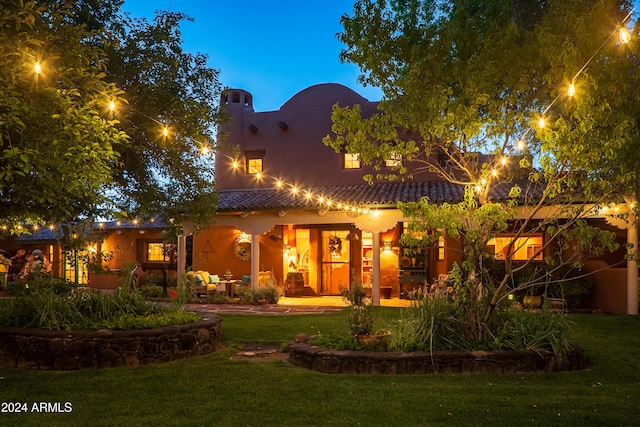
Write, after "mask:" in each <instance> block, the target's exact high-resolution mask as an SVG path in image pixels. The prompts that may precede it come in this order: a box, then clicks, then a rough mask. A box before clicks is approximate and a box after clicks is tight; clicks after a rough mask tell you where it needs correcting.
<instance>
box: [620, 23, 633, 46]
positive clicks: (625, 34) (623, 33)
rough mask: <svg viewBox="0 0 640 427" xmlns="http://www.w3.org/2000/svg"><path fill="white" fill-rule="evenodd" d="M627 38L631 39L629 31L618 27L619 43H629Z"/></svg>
mask: <svg viewBox="0 0 640 427" xmlns="http://www.w3.org/2000/svg"><path fill="white" fill-rule="evenodd" d="M629 40H631V35H630V34H629V31H627V29H626V28H624V27H622V28H620V43H629Z"/></svg>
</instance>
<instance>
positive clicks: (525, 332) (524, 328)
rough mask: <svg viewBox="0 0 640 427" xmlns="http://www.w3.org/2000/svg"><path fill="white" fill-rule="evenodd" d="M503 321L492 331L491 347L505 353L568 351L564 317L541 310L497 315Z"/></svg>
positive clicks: (566, 326)
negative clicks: (503, 350)
mask: <svg viewBox="0 0 640 427" xmlns="http://www.w3.org/2000/svg"><path fill="white" fill-rule="evenodd" d="M500 315H501V316H502V317H504V321H502V322H500V323H499V326H497V327H496V330H494V331H492V333H493V335H494V337H495V341H494V342H493V343H492V347H495V348H499V349H505V350H536V351H540V350H547V351H551V352H553V353H554V354H559V355H560V354H566V353H567V352H568V351H569V350H571V343H570V342H569V340H568V338H567V332H568V329H569V327H570V325H571V322H570V321H569V320H568V318H567V316H566V315H564V314H560V313H551V312H549V311H547V310H542V312H541V313H534V312H530V311H524V310H511V311H509V312H506V313H501V314H500Z"/></svg>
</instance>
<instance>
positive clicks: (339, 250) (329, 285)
mask: <svg viewBox="0 0 640 427" xmlns="http://www.w3.org/2000/svg"><path fill="white" fill-rule="evenodd" d="M348 234H349V230H323V231H322V239H321V242H322V250H321V254H322V280H321V282H320V292H319V293H320V295H340V288H341V287H344V288H349V281H350V272H351V257H350V254H351V246H350V244H349V243H350V242H349V240H348V239H347V235H348Z"/></svg>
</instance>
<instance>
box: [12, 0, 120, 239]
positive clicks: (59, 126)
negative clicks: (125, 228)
mask: <svg viewBox="0 0 640 427" xmlns="http://www.w3.org/2000/svg"><path fill="white" fill-rule="evenodd" d="M74 3H75V2H63V3H61V2H22V1H20V2H4V3H3V6H2V9H1V10H0V60H1V61H2V64H3V66H2V69H1V70H0V86H1V87H2V91H1V93H0V138H1V140H0V200H2V204H3V209H2V212H0V218H1V219H2V220H7V221H8V222H9V223H10V224H12V223H19V222H27V223H30V224H32V223H39V222H41V221H42V220H43V219H46V220H53V221H55V220H60V219H71V218H75V217H78V216H91V215H94V214H96V213H98V208H99V206H100V205H101V204H102V203H103V202H104V201H105V196H104V188H105V186H107V185H109V183H110V182H111V180H112V165H113V164H114V163H115V162H117V161H118V159H119V154H118V152H117V151H116V150H114V145H116V144H117V145H121V146H126V145H127V144H128V139H127V135H126V134H125V133H123V132H121V131H120V130H119V129H117V128H116V127H115V124H116V122H115V121H114V120H112V119H111V118H110V117H108V115H107V114H104V111H103V109H104V108H106V107H107V106H108V102H109V96H111V95H113V96H117V95H118V94H119V92H118V90H117V88H116V87H115V86H114V85H113V84H111V83H109V82H108V81H107V79H106V78H105V77H106V75H105V73H104V71H105V67H104V65H105V61H106V52H105V51H104V50H103V48H102V46H103V45H104V44H105V42H106V41H105V34H103V32H102V31H99V30H93V29H91V30H90V29H88V28H86V27H83V26H77V25H74V24H73V23H71V22H70V20H69V19H68V17H69V16H70V14H71V13H72V12H73V8H74ZM36 61H39V62H40V64H41V67H42V73H41V74H36V73H35V72H34V64H35V62H36ZM106 94H108V96H105V95H106ZM14 231H15V230H14Z"/></svg>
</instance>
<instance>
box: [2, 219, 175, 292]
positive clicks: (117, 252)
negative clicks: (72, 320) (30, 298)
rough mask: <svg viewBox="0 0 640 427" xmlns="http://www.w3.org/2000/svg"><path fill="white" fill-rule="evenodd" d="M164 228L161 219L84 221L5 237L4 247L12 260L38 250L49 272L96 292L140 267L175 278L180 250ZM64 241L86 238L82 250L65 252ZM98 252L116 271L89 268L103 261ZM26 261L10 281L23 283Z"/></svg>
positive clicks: (15, 267) (15, 266)
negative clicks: (166, 237) (125, 270)
mask: <svg viewBox="0 0 640 427" xmlns="http://www.w3.org/2000/svg"><path fill="white" fill-rule="evenodd" d="M164 228H165V227H164V225H163V224H162V222H161V221H159V220H157V219H153V220H152V221H149V222H139V221H136V220H132V221H107V222H98V223H95V224H93V226H92V227H89V226H87V225H84V224H80V223H78V224H75V225H69V224H63V225H58V226H56V228H53V227H51V228H46V227H44V228H39V229H37V230H33V231H32V233H31V234H24V235H21V236H19V237H15V238H6V239H0V248H2V249H3V250H4V251H6V252H8V253H9V254H11V255H13V256H15V255H20V254H22V253H24V256H25V257H26V256H27V255H29V254H31V253H33V251H35V250H39V251H40V252H42V253H43V254H44V262H45V265H47V269H48V270H49V271H51V272H52V273H53V274H54V275H56V276H57V277H64V278H66V279H68V280H70V281H72V282H75V283H78V284H80V285H86V286H90V287H94V288H101V289H115V288H117V287H118V273H119V272H120V270H121V269H122V268H129V267H132V268H133V267H135V266H136V265H137V264H139V265H140V268H141V270H143V271H145V272H146V274H147V275H148V274H159V275H162V274H164V272H168V275H169V276H170V277H174V278H175V276H176V274H175V271H176V262H175V253H174V252H175V248H174V247H168V246H167V245H166V244H165V242H164V239H163V237H162V232H163V230H164ZM61 238H63V239H65V238H66V239H77V240H79V241H80V239H81V240H82V242H83V243H82V246H83V248H82V249H81V250H78V251H68V252H67V253H65V252H64V251H63V250H62V248H61V246H60V239H61ZM97 254H102V255H103V256H106V257H105V258H104V260H103V261H102V262H101V265H102V266H103V267H106V268H108V269H109V270H111V274H99V273H97V272H96V271H95V270H92V269H91V268H88V266H87V261H88V260H89V259H91V260H92V262H93V261H95V260H96V259H98V257H97ZM18 258H22V257H20V256H18V257H17V258H16V259H18ZM25 261H26V260H18V261H17V262H14V263H13V265H12V266H11V267H10V273H9V277H8V278H7V279H8V280H9V281H12V280H16V279H19V276H20V270H22V268H23V266H24V262H25Z"/></svg>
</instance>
